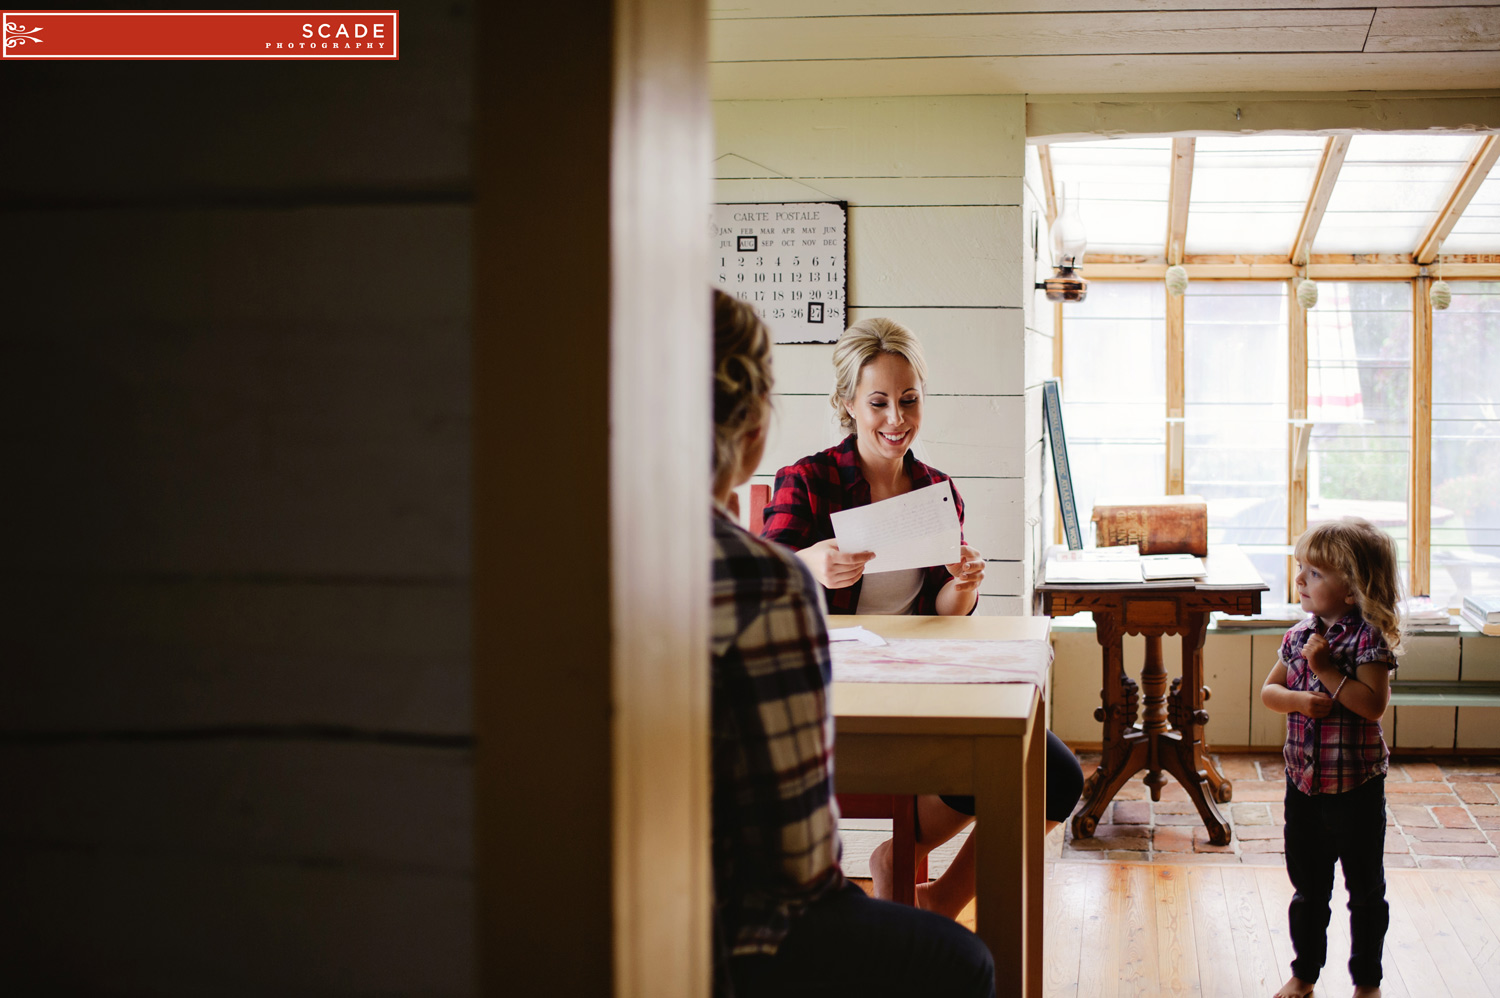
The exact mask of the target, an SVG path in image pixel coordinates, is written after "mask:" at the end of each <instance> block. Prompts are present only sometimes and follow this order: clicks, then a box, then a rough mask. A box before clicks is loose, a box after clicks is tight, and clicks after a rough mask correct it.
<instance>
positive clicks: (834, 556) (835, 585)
mask: <svg viewBox="0 0 1500 998" xmlns="http://www.w3.org/2000/svg"><path fill="white" fill-rule="evenodd" d="M797 557H799V558H801V559H802V561H803V563H804V564H805V565H807V567H808V568H809V569H811V571H812V574H813V578H815V579H817V580H818V582H820V583H821V584H822V585H824V586H826V587H827V588H829V589H847V588H849V587H850V586H852V585H854V584H855V583H856V582H858V581H859V579H860V576H862V575H864V574H865V563H866V562H867V561H869V560H870V559H871V558H873V557H875V555H874V553H873V552H870V551H848V552H845V551H840V550H839V542H838V541H837V540H836V539H835V538H832V537H830V538H829V539H828V540H826V541H819V542H818V543H816V544H814V545H812V546H811V547H806V548H803V549H802V550H801V551H798V552H797Z"/></svg>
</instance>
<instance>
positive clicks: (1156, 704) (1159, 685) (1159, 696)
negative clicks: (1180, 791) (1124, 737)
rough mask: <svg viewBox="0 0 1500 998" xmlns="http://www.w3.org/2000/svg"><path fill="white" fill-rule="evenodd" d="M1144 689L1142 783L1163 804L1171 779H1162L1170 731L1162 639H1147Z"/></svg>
mask: <svg viewBox="0 0 1500 998" xmlns="http://www.w3.org/2000/svg"><path fill="white" fill-rule="evenodd" d="M1141 687H1142V692H1143V693H1144V698H1143V699H1144V700H1145V708H1146V710H1145V715H1144V716H1143V717H1142V718H1141V731H1142V732H1143V733H1144V734H1145V736H1146V745H1147V750H1146V751H1147V764H1146V777H1145V779H1144V780H1143V781H1142V782H1144V783H1145V784H1146V786H1147V787H1149V788H1151V799H1152V800H1154V801H1158V800H1161V788H1162V787H1163V786H1165V785H1166V782H1167V778H1166V777H1165V776H1163V775H1162V758H1161V737H1160V736H1161V735H1162V734H1163V733H1165V732H1166V730H1167V669H1166V666H1165V665H1164V664H1163V663H1162V660H1161V635H1160V634H1147V635H1146V661H1145V664H1144V665H1143V666H1142V667H1141Z"/></svg>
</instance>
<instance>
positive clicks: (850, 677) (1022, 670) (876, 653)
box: [829, 638, 1052, 687]
mask: <svg viewBox="0 0 1500 998" xmlns="http://www.w3.org/2000/svg"><path fill="white" fill-rule="evenodd" d="M829 650H830V651H831V652H832V653H833V679H834V682H837V683H1035V684H1036V685H1037V686H1039V687H1042V686H1045V685H1046V683H1047V666H1048V665H1050V664H1051V663H1052V645H1051V643H1050V642H1046V641H962V640H953V639H947V638H891V639H889V640H888V642H887V643H886V644H885V645H882V646H879V647H875V646H872V645H868V644H865V643H863V642H860V641H835V642H833V643H832V644H831V645H829Z"/></svg>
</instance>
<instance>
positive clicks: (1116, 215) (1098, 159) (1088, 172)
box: [1048, 139, 1172, 314]
mask: <svg viewBox="0 0 1500 998" xmlns="http://www.w3.org/2000/svg"><path fill="white" fill-rule="evenodd" d="M1048 148H1049V149H1050V150H1051V155H1052V178H1053V182H1054V183H1055V184H1057V185H1058V193H1059V194H1061V193H1062V192H1063V189H1064V188H1066V190H1067V196H1068V197H1069V198H1075V199H1077V205H1078V211H1079V215H1080V216H1081V217H1082V219H1083V227H1084V230H1085V231H1086V232H1087V233H1088V240H1089V241H1088V251H1089V253H1140V254H1148V255H1155V256H1161V255H1162V249H1163V246H1162V241H1163V236H1162V233H1164V232H1166V230H1167V188H1168V187H1170V186H1171V181H1172V140H1171V139H1106V140H1104V141H1099V142H1056V143H1053V144H1052V145H1051V146H1049V147H1048ZM1062 208H1063V206H1062V204H1060V203H1059V204H1058V210H1059V211H1061V210H1062ZM1084 260H1085V261H1087V260H1088V254H1085V255H1084ZM1089 296H1090V297H1093V291H1092V290H1091V291H1090V292H1089ZM1068 311H1069V313H1070V314H1071V313H1072V311H1073V307H1072V306H1071V305H1070V306H1068Z"/></svg>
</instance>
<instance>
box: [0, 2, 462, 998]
mask: <svg viewBox="0 0 1500 998" xmlns="http://www.w3.org/2000/svg"><path fill="white" fill-rule="evenodd" d="M470 10H471V9H470V8H465V7H463V6H451V5H440V4H430V3H421V4H418V5H416V6H415V7H413V8H411V9H410V10H407V9H403V11H402V13H403V15H405V16H403V18H402V42H403V48H404V50H405V51H403V53H402V59H401V61H400V62H399V63H390V64H385V65H382V66H380V67H371V66H358V65H340V64H333V63H323V64H306V63H266V64H257V65H255V66H254V67H253V69H254V72H249V71H247V67H249V66H250V64H248V63H233V62H220V63H213V62H203V63H191V62H188V63H172V64H167V63H150V62H146V63H87V62H71V63H70V62H61V63H47V64H38V65H36V66H33V67H31V69H32V72H30V73H28V74H27V82H26V84H25V85H24V89H25V99H24V100H14V101H11V102H10V105H9V106H8V113H10V114H11V121H12V123H13V125H14V126H15V127H16V128H19V129H23V130H24V132H25V134H26V136H27V138H26V141H25V142H16V143H11V144H9V145H8V146H7V150H6V154H5V156H4V157H3V159H0V228H3V229H4V231H5V232H6V234H7V236H8V238H9V242H10V244H11V245H12V246H13V247H20V246H24V247H26V250H25V252H24V253H19V252H18V253H12V254H10V255H9V256H8V257H7V265H6V280H7V287H8V288H14V289H19V293H17V294H14V295H9V296H7V304H6V317H5V320H4V322H3V323H0V342H3V343H4V346H5V351H6V353H5V360H6V362H5V365H4V367H5V370H6V371H7V373H8V374H10V375H11V377H10V378H8V379H7V388H6V391H5V393H4V395H5V398H6V402H7V403H8V405H9V406H10V407H12V408H11V409H10V411H9V413H8V415H9V416H10V418H8V419H7V421H6V422H7V425H9V426H10V427H12V428H13V429H16V428H20V430H19V432H12V433H11V434H9V435H8V436H7V442H8V449H9V462H8V467H9V469H10V471H11V476H10V478H9V480H8V482H7V486H8V487H7V490H6V491H7V498H8V502H9V505H8V509H9V510H10V514H11V515H10V516H9V517H8V522H9V523H10V524H11V528H12V529H11V530H9V531H8V533H7V538H6V543H5V557H4V558H3V559H0V561H3V566H0V573H3V576H4V580H5V589H6V592H7V597H6V603H7V610H8V611H9V612H8V613H7V623H6V626H5V628H4V629H3V636H0V663H3V667H0V672H3V675H4V679H3V684H0V685H3V688H4V693H3V695H0V800H4V801H5V802H6V804H5V806H4V807H3V808H0V883H3V884H4V885H5V886H4V888H3V890H0V893H3V895H4V897H5V903H4V904H0V911H3V914H0V993H5V994H18V995H19V994H102V993H118V994H127V993H128V994H157V995H206V994H217V995H247V996H249V995H264V994H281V995H301V994H318V995H327V996H337V995H356V994H361V995H369V994H377V993H378V994H385V995H392V996H399V995H424V996H434V998H435V996H453V998H458V996H466V995H470V994H472V993H473V991H474V986H475V985H474V962H475V961H474V946H473V922H474V889H473V881H472V872H473V794H472V783H473V776H472V772H473V771H472V760H471V748H470V742H471V737H470V735H471V732H472V730H473V728H472V722H471V717H470V678H471V677H470V668H469V659H470V624H469V615H470V597H469V589H468V586H469V573H470V565H469V499H468V494H469V419H470V391H469V336H470V306H469V298H470V277H469V274H470V263H469V207H468V200H469V186H470V168H469V150H468V143H469V138H468V128H469V121H470V118H471V116H472V115H471V109H472V97H471V88H472V67H471V59H470V44H471V43H470V38H471V34H470V33H471V30H472V24H471V18H472V15H471V13H470ZM143 108H149V109H150V111H149V113H144V112H143V111H142V109H143ZM101 149H106V150H108V159H109V166H108V168H107V169H105V168H101V166H100V155H101V153H100V150H101Z"/></svg>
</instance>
